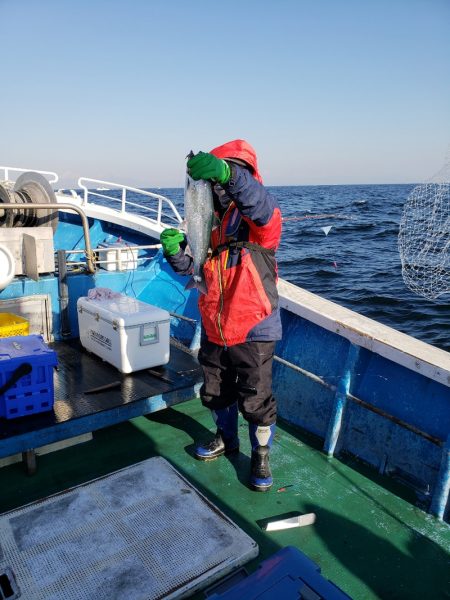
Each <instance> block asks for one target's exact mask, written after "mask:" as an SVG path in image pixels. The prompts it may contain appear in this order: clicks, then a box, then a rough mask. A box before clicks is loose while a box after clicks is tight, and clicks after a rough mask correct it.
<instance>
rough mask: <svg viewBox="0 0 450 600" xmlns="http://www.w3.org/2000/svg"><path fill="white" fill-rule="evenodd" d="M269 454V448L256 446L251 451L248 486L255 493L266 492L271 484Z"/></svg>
mask: <svg viewBox="0 0 450 600" xmlns="http://www.w3.org/2000/svg"><path fill="white" fill-rule="evenodd" d="M269 452H270V448H269V446H258V447H257V448H255V449H254V450H252V460H251V467H250V485H251V487H252V488H253V489H254V490H255V491H257V492H267V491H268V490H270V488H271V487H272V484H273V479H272V471H271V470H270V465H269Z"/></svg>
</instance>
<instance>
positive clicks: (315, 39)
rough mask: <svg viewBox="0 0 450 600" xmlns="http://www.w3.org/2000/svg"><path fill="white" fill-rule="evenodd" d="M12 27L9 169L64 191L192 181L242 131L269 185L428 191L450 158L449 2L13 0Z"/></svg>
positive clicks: (6, 39)
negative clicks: (196, 158)
mask: <svg viewBox="0 0 450 600" xmlns="http://www.w3.org/2000/svg"><path fill="white" fill-rule="evenodd" d="M0 22H1V24H2V36H1V38H2V39H1V47H0V59H1V61H0V62H1V65H2V78H1V81H2V91H1V93H0V120H1V132H2V133H1V135H0V165H4V166H10V167H23V168H27V169H28V168H29V169H35V170H45V171H54V172H56V173H58V174H59V177H60V180H59V182H58V184H56V187H58V186H60V187H74V186H76V182H77V180H78V177H80V176H84V177H90V178H95V179H101V180H105V181H111V182H118V183H123V184H127V185H131V186H137V187H146V188H152V187H183V185H184V171H185V157H186V155H187V154H188V152H189V151H190V150H193V151H194V152H197V151H199V150H203V151H208V150H210V149H212V148H213V147H215V146H218V145H220V144H222V143H224V142H226V141H230V140H233V139H237V138H242V139H245V140H247V141H248V142H250V144H252V145H253V147H254V148H255V150H256V152H257V155H258V161H259V167H260V171H261V174H262V176H263V179H264V183H265V184H266V185H318V184H352V183H354V184H361V183H362V184H364V183H367V184H371V183H413V182H421V181H424V180H426V179H428V178H430V177H431V176H432V175H433V174H434V173H436V172H437V171H439V169H440V168H441V167H442V165H443V161H444V159H445V156H446V153H447V152H448V149H449V144H450V33H449V24H450V0H271V1H269V0H229V1H219V0H215V1H213V0H121V1H119V0H76V1H75V0H73V1H72V0H39V1H38V0H0ZM1 176H2V173H1V172H0V177H1Z"/></svg>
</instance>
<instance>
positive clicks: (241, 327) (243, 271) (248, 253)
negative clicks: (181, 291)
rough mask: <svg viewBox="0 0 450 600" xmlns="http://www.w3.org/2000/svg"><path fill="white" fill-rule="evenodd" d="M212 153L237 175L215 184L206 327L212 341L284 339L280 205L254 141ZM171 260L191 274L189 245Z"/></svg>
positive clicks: (203, 304) (203, 307)
mask: <svg viewBox="0 0 450 600" xmlns="http://www.w3.org/2000/svg"><path fill="white" fill-rule="evenodd" d="M211 154H214V156H217V158H222V159H224V160H227V161H228V164H229V166H230V169H231V177H230V180H229V181H228V182H227V183H226V184H223V185H221V186H218V185H215V186H214V188H213V189H214V192H215V196H216V200H215V203H216V207H217V212H216V216H217V219H218V225H217V226H216V227H215V228H214V229H213V231H212V233H211V249H212V254H211V256H210V257H209V258H208V259H207V260H206V262H205V264H204V267H203V273H204V277H205V283H206V286H207V289H208V293H207V294H205V295H201V296H200V298H199V309H200V313H201V316H202V323H203V328H204V331H205V333H206V336H207V338H208V340H209V341H211V342H213V343H215V344H218V345H221V346H232V345H234V344H239V343H242V342H246V341H274V340H278V339H280V338H281V321H280V314H279V308H278V292H277V288H276V282H277V277H278V275H277V264H276V260H275V250H276V249H277V248H278V246H279V243H280V237H281V212H280V208H279V206H278V204H277V202H276V201H275V199H274V198H273V196H272V195H271V194H269V192H268V191H267V190H266V188H265V187H264V186H263V185H262V178H261V175H260V173H259V170H258V164H257V158H256V153H255V151H254V149H253V148H252V146H251V145H250V144H248V143H247V142H246V141H244V140H234V141H232V142H228V143H226V144H223V145H222V146H218V147H217V148H214V149H213V150H211ZM235 161H236V162H235ZM241 165H242V166H241ZM168 260H169V262H170V263H171V265H172V267H173V268H174V270H175V271H176V272H178V273H183V274H187V273H188V272H189V270H190V268H191V263H192V259H191V258H190V257H188V255H185V254H184V251H183V250H180V252H179V253H178V254H177V255H175V256H172V257H168Z"/></svg>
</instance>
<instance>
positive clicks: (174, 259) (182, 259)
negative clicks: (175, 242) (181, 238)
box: [164, 244, 193, 275]
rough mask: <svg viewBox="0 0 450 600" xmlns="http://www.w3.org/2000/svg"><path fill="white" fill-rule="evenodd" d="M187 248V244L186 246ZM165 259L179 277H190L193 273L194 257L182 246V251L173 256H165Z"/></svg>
mask: <svg viewBox="0 0 450 600" xmlns="http://www.w3.org/2000/svg"><path fill="white" fill-rule="evenodd" d="M184 246H186V244H184ZM164 257H165V259H166V260H167V262H168V263H169V265H170V266H171V267H172V269H173V270H174V271H175V273H178V275H189V274H190V273H191V272H192V263H193V260H192V256H189V254H186V253H185V251H184V248H183V244H181V248H180V250H179V251H178V252H177V253H176V254H174V255H173V256H165V255H164Z"/></svg>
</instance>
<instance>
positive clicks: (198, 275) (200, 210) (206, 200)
mask: <svg viewBox="0 0 450 600" xmlns="http://www.w3.org/2000/svg"><path fill="white" fill-rule="evenodd" d="M184 216H185V221H186V223H185V225H186V237H187V241H188V244H189V249H190V253H191V256H192V259H193V261H194V273H193V276H192V278H191V279H190V281H188V283H187V284H186V289H187V290H188V289H191V288H197V289H198V290H199V291H200V292H201V293H202V294H206V293H207V291H208V290H207V288H206V283H205V280H204V276H203V265H204V263H205V260H206V257H207V255H208V249H209V244H210V238H211V229H212V224H213V219H214V204H213V195H212V188H211V184H210V182H209V181H205V180H204V179H199V180H197V181H195V180H194V179H192V177H190V176H189V175H187V176H186V185H185V188H184Z"/></svg>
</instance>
